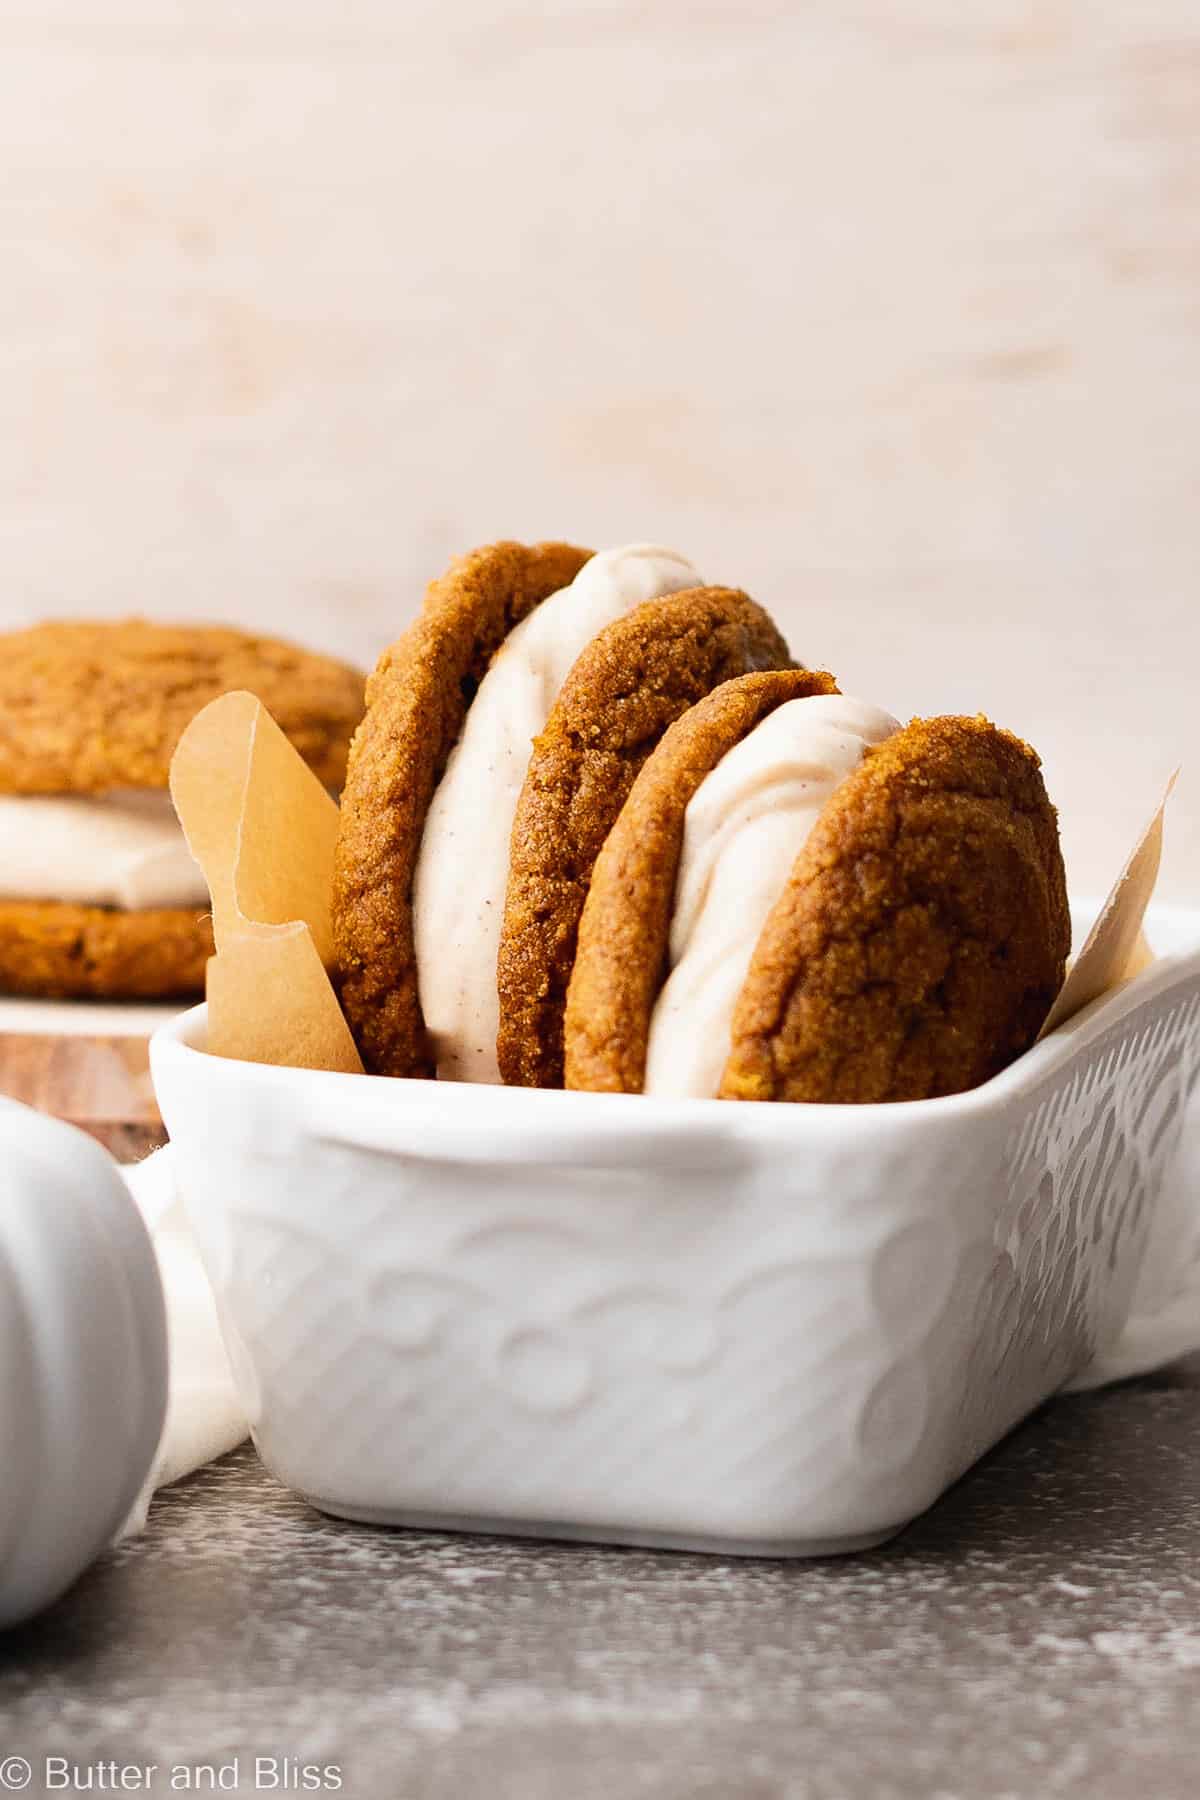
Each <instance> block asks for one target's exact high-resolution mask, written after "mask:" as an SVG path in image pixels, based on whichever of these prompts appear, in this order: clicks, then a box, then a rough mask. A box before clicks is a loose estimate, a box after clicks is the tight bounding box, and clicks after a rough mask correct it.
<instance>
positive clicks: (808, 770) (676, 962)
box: [644, 694, 899, 1099]
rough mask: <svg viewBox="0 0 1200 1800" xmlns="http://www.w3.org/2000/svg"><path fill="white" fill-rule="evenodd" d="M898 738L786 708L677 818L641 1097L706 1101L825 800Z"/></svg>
mask: <svg viewBox="0 0 1200 1800" xmlns="http://www.w3.org/2000/svg"><path fill="white" fill-rule="evenodd" d="M897 730H899V725H898V722H897V721H896V720H895V719H893V718H892V717H891V715H890V714H889V713H885V712H882V711H881V710H880V709H879V707H877V706H869V705H868V704H867V703H866V702H865V701H863V700H853V699H851V698H850V697H849V696H848V695H844V694H818V695H814V696H813V697H812V698H811V699H806V700H791V701H789V702H788V703H787V704H786V705H784V706H781V707H779V708H778V709H777V710H776V711H775V712H773V713H769V714H768V715H767V717H766V718H765V719H764V720H763V721H762V723H761V724H759V725H757V726H756V727H755V729H754V730H753V731H752V732H750V733H749V735H748V736H747V737H745V738H743V739H742V741H741V743H740V744H736V745H735V746H734V748H733V749H732V750H730V751H729V753H728V754H727V755H726V756H724V757H723V758H722V759H721V761H720V762H719V763H718V764H717V766H716V768H715V769H713V770H712V772H711V773H710V774H709V775H708V776H706V777H705V779H704V780H703V781H702V782H701V784H700V786H699V787H698V788H697V790H696V792H695V793H694V794H693V796H692V799H691V801H690V802H689V805H688V808H687V812H686V813H685V815H684V829H683V849H682V854H681V857H680V863H679V875H678V878H677V882H676V888H675V911H674V914H673V917H672V921H671V939H670V950H669V957H670V973H669V975H668V977H667V980H666V982H665V983H664V985H663V988H662V990H661V992H660V994H659V997H658V1000H657V1003H656V1005H655V1008H654V1012H653V1014H652V1016H651V1020H650V1037H649V1043H648V1046H647V1054H646V1075H645V1082H644V1092H645V1093H647V1094H666V1095H675V1096H679V1095H693V1096H696V1097H698V1098H710V1099H711V1098H712V1097H713V1096H714V1095H715V1094H716V1092H717V1089H718V1087H719V1086H720V1081H721V1074H722V1071H723V1070H724V1067H725V1062H726V1059H727V1057H728V1055H729V1037H730V1027H731V1024H732V1021H733V1010H734V1004H735V1002H736V1000H737V996H738V993H739V991H740V990H741V987H742V983H743V982H744V981H745V979H746V974H747V971H748V969H749V967H750V959H751V956H752V955H753V952H754V947H755V944H756V943H757V942H758V938H759V935H760V933H761V931H762V928H763V926H764V925H765V923H766V920H767V915H768V914H769V912H770V911H771V908H772V907H773V906H774V904H775V902H776V900H777V899H778V898H779V896H780V894H781V893H782V892H783V890H784V887H785V886H786V884H787V878H788V875H789V874H790V872H791V868H792V864H793V863H794V862H795V860H796V858H797V856H798V855H799V854H800V852H801V850H802V849H803V848H804V845H805V842H806V840H807V838H808V835H809V833H810V831H811V830H812V828H813V826H814V825H815V824H816V822H817V820H818V818H819V817H820V814H821V812H822V809H823V808H824V806H825V803H826V801H827V800H828V799H829V798H830V796H831V795H832V793H833V791H834V789H835V788H836V787H837V786H838V785H839V783H841V782H842V781H844V780H845V778H846V776H847V775H850V774H852V773H853V771H854V770H855V769H856V768H857V767H858V765H859V764H860V762H861V761H862V759H863V757H864V756H865V755H866V753H867V750H868V748H869V747H870V746H871V745H873V744H880V743H882V742H883V740H884V739H885V738H888V737H890V736H891V734H892V733H893V732H894V731H897Z"/></svg>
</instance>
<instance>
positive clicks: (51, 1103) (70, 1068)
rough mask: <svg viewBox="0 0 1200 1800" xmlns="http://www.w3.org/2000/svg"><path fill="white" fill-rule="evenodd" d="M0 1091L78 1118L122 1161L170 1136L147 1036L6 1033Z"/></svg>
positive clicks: (1, 1038)
mask: <svg viewBox="0 0 1200 1800" xmlns="http://www.w3.org/2000/svg"><path fill="white" fill-rule="evenodd" d="M0 1094H7V1095H8V1096H9V1097H10V1098H12V1099H14V1100H22V1101H24V1103H25V1104H26V1105H27V1106H36V1107H37V1108H38V1110H39V1111H40V1112H47V1113H51V1114H52V1115H53V1116H54V1117H55V1118H58V1119H66V1120H67V1121H68V1122H69V1123H70V1124H72V1125H78V1126H79V1127H80V1128H81V1129H82V1130H84V1131H86V1132H88V1133H89V1135H90V1136H92V1137H94V1138H96V1139H97V1141H98V1142H99V1143H101V1144H103V1145H104V1147H105V1149H106V1150H108V1151H110V1152H111V1154H112V1155H113V1156H115V1157H116V1158H117V1160H118V1162H137V1161H138V1160H139V1158H141V1157H143V1156H145V1155H147V1154H148V1152H149V1151H151V1150H154V1149H156V1148H157V1147H158V1145H160V1144H164V1143H166V1140H167V1134H166V1131H165V1129H164V1127H163V1122H162V1118H161V1116H160V1114H159V1110H158V1105H157V1103H156V1101H155V1098H154V1089H153V1086H152V1084H151V1081H150V1052H149V1043H148V1041H147V1039H146V1038H144V1037H130V1036H121V1037H107V1036H98V1035H94V1034H84V1033H75V1032H72V1033H70V1034H59V1033H50V1032H3V1033H0Z"/></svg>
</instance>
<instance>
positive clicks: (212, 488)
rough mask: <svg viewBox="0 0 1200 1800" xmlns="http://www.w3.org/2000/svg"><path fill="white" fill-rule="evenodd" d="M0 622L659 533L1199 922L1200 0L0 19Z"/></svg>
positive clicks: (336, 645) (300, 608) (182, 608)
mask: <svg viewBox="0 0 1200 1800" xmlns="http://www.w3.org/2000/svg"><path fill="white" fill-rule="evenodd" d="M0 168H2V170H3V176H2V177H0V239H2V243H3V280H2V281H0V321H2V329H0V371H2V373H0V396H2V400H3V407H4V420H5V429H4V431H3V433H2V434H0V459H2V461H0V554H2V557H3V565H2V566H3V580H2V585H0V595H2V598H0V623H2V624H4V625H8V624H16V623H20V622H24V621H25V620H29V619H33V618H36V617H38V616H39V615H43V614H47V613H53V614H63V613H112V612H123V611H130V610H138V611H145V612H149V613H154V614H159V615H164V616H174V617H188V616H196V617H216V618H235V619H241V620H245V621H249V622H252V623H254V624H256V625H261V626H267V627H274V628H277V629H279V630H281V631H286V632H289V633H292V634H294V635H298V636H302V637H306V638H307V639H309V640H310V641H312V642H313V643H316V644H318V645H322V646H327V647H329V648H333V649H338V650H341V651H344V652H346V653H348V654H351V655H353V656H356V657H358V658H360V659H362V660H364V661H367V660H370V659H371V658H373V656H374V654H375V652H376V651H377V649H378V648H379V647H380V645H381V644H382V643H383V642H384V641H385V640H386V639H387V638H388V637H389V636H390V635H392V634H394V633H395V631H396V630H397V629H398V628H399V627H400V626H401V625H402V624H403V623H404V622H405V620H406V619H407V618H408V617H409V615H410V614H411V612H412V610H413V608H414V606H415V604H416V602H417V599H418V597H419V594H420V590H421V587H422V584H423V582H424V581H425V580H426V579H427V578H428V577H429V576H430V575H431V574H433V573H435V572H436V571H437V570H438V569H439V568H440V566H441V565H442V564H444V563H445V561H446V560H447V558H448V557H449V556H450V555H451V554H453V553H454V552H455V551H457V550H459V549H462V548H465V547H467V546H469V545H471V544H473V543H476V542H480V541H482V540H486V539H488V538H491V537H494V536H498V535H514V536H525V535H531V536H548V535H553V536H569V537H573V538H576V539H578V540H580V541H583V542H591V543H593V544H596V545H605V544H611V543H616V542H623V541H628V540H630V539H634V538H656V539H659V540H661V541H665V542H667V543H671V544H674V545H675V546H677V547H678V548H680V549H682V550H684V551H686V552H687V553H688V554H689V555H691V556H692V557H693V559H694V560H696V561H697V562H698V563H699V564H700V566H701V567H702V569H703V570H704V572H705V574H706V575H707V576H709V578H710V579H714V580H722V581H732V582H737V583H741V584H743V585H745V586H747V587H749V588H750V589H751V590H752V591H753V592H754V593H755V594H756V595H757V596H758V597H759V598H761V599H763V600H764V601H765V602H767V603H768V604H769V605H770V606H771V607H772V608H773V609H774V610H775V611H776V612H777V614H778V616H779V617H780V619H781V620H782V621H783V622H784V623H785V624H786V627H787V628H788V630H789V633H790V636H791V638H792V642H793V647H794V649H795V650H796V652H797V654H798V655H800V656H801V657H802V659H803V660H805V661H806V662H810V663H822V664H826V665H828V666H830V667H832V668H833V669H834V670H835V671H836V672H837V673H838V674H839V676H840V677H841V679H842V682H843V685H844V686H845V687H846V688H847V689H848V690H850V691H859V692H863V693H866V694H867V695H869V696H870V697H871V698H874V699H877V700H879V701H881V702H883V703H885V704H886V705H888V706H890V707H891V708H893V710H895V711H898V712H901V713H904V714H908V713H911V712H915V711H923V710H930V709H941V710H965V711H975V710H980V709H981V710H986V711H987V712H989V713H991V714H992V715H993V716H994V717H995V718H996V719H998V720H999V721H1000V722H1002V723H1004V724H1008V725H1011V726H1013V727H1014V728H1016V729H1018V730H1019V731H1021V732H1023V733H1024V734H1026V735H1027V736H1029V737H1030V738H1031V739H1032V740H1033V741H1034V742H1035V743H1036V744H1037V745H1038V747H1039V748H1040V749H1041V750H1042V752H1043V755H1044V758H1045V761H1046V764H1047V773H1048V779H1049V782H1050V786H1051V791H1052V793H1053V794H1054V795H1055V797H1056V798H1057V800H1058V802H1059V805H1060V808H1061V811H1062V816H1063V822H1064V829H1065V837H1066V844H1067V851H1068V858H1069V862H1070V865H1071V867H1072V871H1073V876H1074V881H1075V885H1076V886H1077V888H1078V889H1079V890H1081V891H1086V890H1089V889H1092V888H1095V887H1097V886H1099V885H1102V884H1103V885H1106V884H1107V881H1108V879H1109V878H1110V876H1111V874H1112V873H1113V872H1114V865H1115V864H1116V863H1117V862H1119V860H1120V857H1121V854H1122V852H1123V850H1124V849H1125V848H1126V843H1127V840H1128V839H1129V838H1130V836H1131V834H1132V833H1133V832H1134V831H1135V830H1136V828H1137V826H1138V824H1139V823H1140V821H1141V819H1142V817H1143V815H1144V814H1145V813H1146V812H1147V811H1148V810H1149V807H1150V805H1151V804H1152V802H1153V799H1154V797H1155V793H1156V789H1157V788H1158V787H1159V786H1160V785H1161V782H1162V780H1163V778H1164V777H1165V775H1166V774H1167V772H1168V771H1169V769H1170V767H1171V766H1172V765H1173V763H1174V762H1176V761H1178V760H1183V761H1184V762H1185V763H1190V764H1191V765H1192V766H1191V768H1190V769H1188V770H1186V771H1185V779H1184V782H1183V783H1182V784H1181V787H1180V790H1179V794H1178V798H1177V803H1176V805H1175V809H1174V816H1173V819H1172V823H1171V829H1170V837H1169V843H1168V856H1167V863H1166V866H1165V870H1164V882H1163V892H1164V894H1165V895H1166V896H1167V897H1168V898H1173V899H1176V900H1195V901H1197V902H1200V830H1198V828H1197V827H1198V825H1200V723H1198V715H1200V681H1198V679H1197V665H1198V663H1200V605H1198V602H1197V579H1196V575H1197V568H1198V566H1200V0H1132V3H1131V0H1040V3H1039V0H904V3H903V4H899V3H897V0H806V3H805V4H798V3H795V0H656V3H654V4H635V3H634V0H581V3H579V4H566V3H565V0H559V3H558V4H553V3H550V0H542V3H541V4H528V3H525V4H517V3H512V4H507V5H505V4H502V3H500V0H459V4H457V5H448V4H437V3H436V0H254V4H235V0H203V3H201V0H0Z"/></svg>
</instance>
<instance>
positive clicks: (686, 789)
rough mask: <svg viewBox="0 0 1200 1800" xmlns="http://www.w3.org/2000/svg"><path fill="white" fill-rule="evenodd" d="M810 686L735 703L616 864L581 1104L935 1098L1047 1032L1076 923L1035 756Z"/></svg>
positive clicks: (732, 699) (578, 965) (587, 1019)
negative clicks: (648, 1097) (636, 1099)
mask: <svg viewBox="0 0 1200 1800" xmlns="http://www.w3.org/2000/svg"><path fill="white" fill-rule="evenodd" d="M794 679H795V678H794V677H792V676H789V675H787V674H785V673H777V674H758V675H747V676H746V677H744V678H742V679H740V680H736V681H733V682H731V683H729V684H728V685H727V686H726V687H723V688H720V689H718V690H717V691H716V692H715V693H713V694H711V695H709V696H708V697H707V698H706V699H704V700H701V701H700V702H699V704H697V705H696V706H694V707H693V708H692V709H691V711H689V712H688V713H686V714H684V715H683V717H682V718H680V719H679V720H678V721H677V722H676V723H675V724H674V725H672V727H671V729H670V730H669V731H668V732H667V733H666V734H665V736H664V737H663V739H662V741H661V743H660V744H659V746H658V748H657V749H656V750H655V752H654V754H653V755H652V756H651V757H650V758H649V759H648V760H647V761H646V763H645V764H644V766H643V767H642V769H641V771H640V773H639V775H638V778H637V780H636V781H635V782H634V784H633V787H632V791H631V792H630V794H629V798H628V800H627V801H626V804H625V806H624V808H623V810H622V812H621V814H620V817H619V818H618V819H617V821H616V823H615V825H614V827H613V829H612V831H611V832H610V834H609V836H608V838H607V840H606V842H605V844H604V847H603V849H602V851H601V853H600V855H599V857H598V858H597V860H596V863H595V866H594V868H593V871H592V877H591V882H590V886H589V892H588V897H587V901H586V904H585V906H584V910H583V916H582V920H581V923H580V928H579V932H578V943H577V950H576V955H575V959H574V964H573V971H572V976H571V981H570V989H569V994H568V1001H567V1009H566V1084H567V1086H568V1087H572V1088H577V1089H590V1090H598V1091H605V1092H626V1093H641V1092H644V1093H648V1094H658V1095H664V1096H688V1095H690V1096H696V1097H710V1098H711V1097H719V1098H724V1099H738V1100H792V1101H832V1102H865V1101H896V1100H916V1099H924V1098H927V1097H932V1096H936V1095H942V1094H951V1093H956V1092H958V1091H960V1090H962V1089H965V1088H969V1087H973V1086H975V1085H976V1084H977V1083H979V1082H981V1081H985V1080H986V1079H987V1078H988V1077H989V1076H991V1075H993V1074H995V1073H996V1072H997V1071H998V1070H1000V1069H1001V1068H1003V1067H1004V1066H1005V1065H1006V1064H1007V1063H1009V1062H1011V1061H1012V1060H1013V1059H1014V1058H1015V1057H1017V1056H1019V1055H1020V1054H1021V1053H1022V1052H1023V1051H1025V1050H1027V1049H1028V1048H1029V1046H1030V1045H1031V1044H1032V1043H1033V1041H1034V1039H1035V1038H1036V1036H1037V1033H1038V1031H1039V1029H1040V1027H1041V1025H1042V1023H1043V1021H1044V1020H1045V1018H1046V1015H1047V1013H1048V1011H1049V1008H1050V1006H1051V1004H1052V1002H1053V1000H1054V997H1055V995H1056V993H1057V992H1058V990H1059V988H1060V986H1061V984H1062V980H1063V976H1064V972H1065V966H1066V958H1067V953H1068V950H1069V948H1070V920H1069V915H1068V910H1067V895H1066V883H1065V878H1064V873H1063V864H1062V856H1061V852H1060V848H1059V841H1058V826H1057V817H1056V814H1055V811H1054V808H1053V807H1052V806H1051V804H1050V802H1049V800H1048V798H1047V796H1046V790H1045V787H1044V785H1043V782H1042V776H1041V770H1040V765H1039V762H1038V758H1037V757H1036V755H1035V754H1034V752H1033V751H1032V750H1031V749H1029V747H1028V745H1026V744H1023V743H1021V742H1020V741H1019V740H1018V739H1017V738H1015V737H1013V736H1011V735H1010V734H1009V733H1008V732H1005V731H1000V730H998V729H997V728H996V727H995V726H994V725H992V724H990V723H989V722H988V721H987V720H986V719H983V718H938V719H927V720H920V719H915V720H913V721H912V723H911V724H909V725H908V726H906V727H903V728H902V727H900V726H899V724H898V723H897V721H896V720H895V719H893V718H891V717H889V715H888V714H886V713H883V712H881V711H880V710H879V709H878V708H877V707H873V706H868V705H866V704H865V703H864V702H862V701H859V700H853V699H850V698H849V697H847V696H843V695H840V694H828V693H827V694H815V695H804V696H801V695H799V692H798V690H796V689H793V688H792V687H791V686H790V685H789V684H790V683H791V682H793V681H794Z"/></svg>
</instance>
